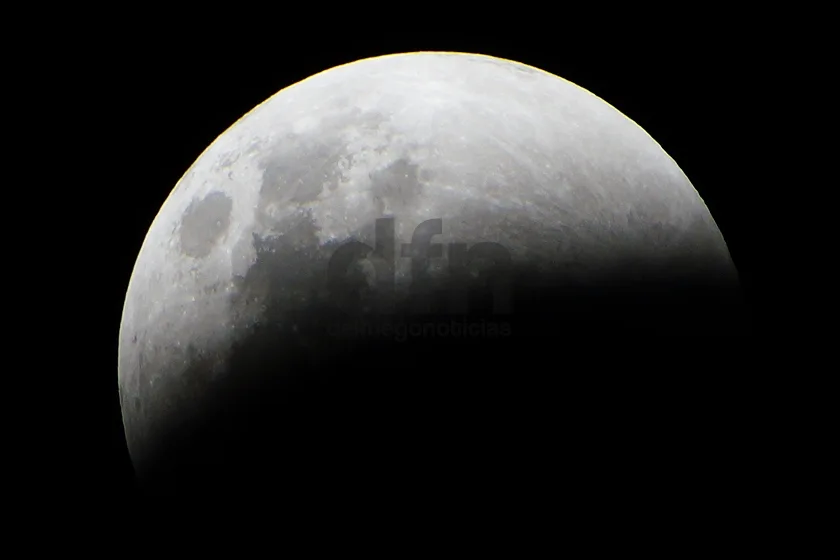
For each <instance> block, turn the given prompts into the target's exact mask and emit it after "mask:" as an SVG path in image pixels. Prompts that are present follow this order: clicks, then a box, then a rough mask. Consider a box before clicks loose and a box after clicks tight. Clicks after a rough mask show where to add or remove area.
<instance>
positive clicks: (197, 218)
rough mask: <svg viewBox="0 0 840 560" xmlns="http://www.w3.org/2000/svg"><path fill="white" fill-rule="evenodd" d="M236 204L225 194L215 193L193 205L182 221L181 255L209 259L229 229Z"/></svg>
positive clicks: (187, 210)
mask: <svg viewBox="0 0 840 560" xmlns="http://www.w3.org/2000/svg"><path fill="white" fill-rule="evenodd" d="M232 209H233V201H232V200H231V199H230V198H229V197H228V196H227V195H226V194H224V193H221V192H212V193H210V194H208V195H207V196H206V197H204V198H203V199H201V200H199V201H195V200H194V201H193V202H191V203H190V205H189V206H188V207H187V209H186V211H185V212H184V215H183V216H182V217H181V227H180V237H181V252H183V253H184V254H185V255H188V256H190V257H195V258H202V257H206V256H207V255H209V254H210V251H211V250H212V249H213V247H214V246H215V245H216V243H217V242H218V241H219V239H221V238H222V237H223V236H224V234H225V232H227V230H228V227H230V214H231V210H232Z"/></svg>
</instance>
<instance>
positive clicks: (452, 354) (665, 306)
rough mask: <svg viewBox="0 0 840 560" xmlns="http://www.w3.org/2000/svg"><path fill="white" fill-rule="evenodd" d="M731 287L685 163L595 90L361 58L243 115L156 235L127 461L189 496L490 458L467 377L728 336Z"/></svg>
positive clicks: (400, 58) (463, 64) (477, 68)
mask: <svg viewBox="0 0 840 560" xmlns="http://www.w3.org/2000/svg"><path fill="white" fill-rule="evenodd" d="M737 284H738V280H737V274H736V271H735V268H734V266H733V263H732V261H731V259H730V255H729V252H728V250H727V246H726V244H725V242H724V239H723V237H722V236H721V233H720V231H719V230H718V228H717V226H716V225H715V222H714V220H713V219H712V216H711V215H710V213H709V210H708V209H707V208H706V206H705V204H704V203H703V201H702V199H701V198H700V196H699V195H698V193H697V192H696V191H695V189H694V188H693V187H692V185H691V183H690V182H689V180H688V179H687V178H686V176H685V175H684V174H683V172H682V171H681V170H680V168H679V167H678V165H677V164H676V163H675V162H674V161H673V160H672V159H671V158H670V157H669V156H668V155H667V154H666V153H665V152H664V151H663V149H662V148H661V147H660V146H659V145H658V144H657V143H656V142H655V141H654V140H653V139H652V138H651V137H650V136H648V134H646V133H645V132H644V131H643V130H642V129H641V128H640V127H639V126H638V125H636V124H635V123H633V122H632V121H631V120H630V119H628V118H627V117H625V116H624V115H622V114H621V113H620V112H618V111H617V110H616V109H614V108H613V107H611V106H610V105H609V104H608V103H606V102H604V101H602V100H601V99H599V98H598V97H596V96H595V95H593V94H591V93H589V92H587V91H585V90H583V89H581V88H579V87H577V86H575V85H574V84H571V83H569V82H567V81H565V80H563V79H561V78H559V77H557V76H554V75H551V74H548V73H546V72H543V71H540V70H537V69H535V68H532V67H529V66H526V65H523V64H519V63H516V62H511V61H506V60H501V59H495V58H491V57H485V56H479V55H466V54H456V53H413V54H405V55H394V56H387V57H380V58H373V59H366V60H362V61H359V62H356V63H353V64H349V65H345V66H341V67H337V68H333V69H331V70H328V71H326V72H323V73H320V74H318V75H315V76H313V77H311V78H309V79H306V80H304V81H302V82H300V83H297V84H295V85H293V86H290V87H288V88H286V89H284V90H282V91H281V92H279V93H278V94H276V95H274V96H273V97H271V98H270V99H268V100H267V101H265V102H264V103H262V104H261V105H259V106H257V107H256V108H255V109H253V110H252V111H251V112H249V113H248V114H247V115H245V116H244V117H243V118H242V119H240V120H239V121H238V122H236V123H235V124H234V125H233V126H232V127H231V128H229V129H228V130H227V131H226V132H225V133H224V134H222V135H221V136H219V138H218V139H217V140H216V141H215V142H213V144H212V145H210V146H209V147H208V148H207V149H206V151H205V152H204V153H203V154H202V155H201V156H200V157H199V158H198V160H197V161H196V162H195V163H194V164H193V166H192V167H191V168H190V169H189V170H188V171H187V172H186V174H185V175H184V176H183V178H182V179H181V180H180V181H179V182H178V184H177V185H176V186H175V188H174V190H173V191H172V192H171V194H170V196H169V198H168V199H167V200H166V202H165V203H164V205H163V207H162V208H161V210H160V212H159V214H158V215H157V217H156V218H155V220H154V223H153V224H152V225H151V228H150V229H149V232H148V235H147V236H146V239H145V242H144V243H143V246H142V249H141V251H140V254H139V256H138V258H137V261H136V265H135V268H134V271H133V275H132V277H131V281H130V285H129V287H128V291H127V294H126V299H125V306H124V311H123V318H122V325H121V330H120V340H119V388H120V397H121V403H122V411H123V421H124V426H125V433H126V437H127V441H128V446H129V450H130V453H131V457H132V460H133V462H134V465H135V468H136V471H137V473H138V475H139V476H140V478H141V479H144V480H153V481H162V480H169V481H170V482H172V481H174V482H173V484H174V485H175V486H177V485H188V484H197V483H198V482H197V481H199V480H201V481H206V480H211V479H212V480H214V481H216V482H218V481H219V480H220V479H221V478H224V477H225V476H234V475H233V474H230V473H234V472H235V473H238V474H237V475H235V476H238V477H246V478H248V477H255V478H259V477H262V478H265V479H271V480H275V481H278V480H279V481H286V482H284V483H288V484H289V485H293V484H294V483H293V482H288V481H290V480H296V479H295V477H297V476H299V475H301V473H308V474H309V475H311V476H315V475H314V474H312V473H316V472H317V473H322V474H323V476H324V477H326V478H329V476H337V475H336V474H335V473H336V472H341V473H344V475H343V476H350V475H349V474H346V473H347V472H349V471H350V470H352V469H350V466H349V465H352V464H359V462H360V461H363V459H362V458H363V457H365V456H366V453H372V452H373V451H372V450H374V449H376V450H379V452H378V453H379V454H378V455H377V456H378V457H382V456H383V455H382V453H384V451H382V450H383V449H386V448H387V449H388V454H387V455H388V457H390V458H391V459H390V460H391V461H392V462H391V463H389V464H390V465H391V467H389V468H388V469H385V470H388V472H394V470H395V469H396V467H394V466H393V465H395V464H398V463H399V464H402V463H400V462H399V460H397V459H395V457H402V458H403V459H404V460H406V461H408V459H406V457H408V456H411V457H414V459H412V460H411V461H409V462H412V464H416V463H417V461H420V460H421V459H422V458H424V457H425V458H428V457H431V456H433V455H434V454H435V453H437V451H435V452H433V451H432V450H433V449H436V450H438V451H439V450H440V449H442V448H446V449H448V451H445V452H443V451H441V453H444V454H445V455H446V456H447V457H450V458H452V457H455V456H463V457H467V456H468V455H469V454H470V453H472V454H473V456H478V455H480V452H479V451H477V449H478V448H479V447H481V445H480V444H479V443H475V442H479V441H483V440H482V438H483V437H485V436H481V435H480V433H484V432H481V431H480V430H479V431H477V432H476V431H473V432H470V433H472V434H473V435H471V436H469V437H467V436H465V435H464V433H465V432H463V431H458V430H462V428H457V429H456V428H453V426H456V425H457V426H461V427H463V426H464V425H465V424H464V422H467V420H464V418H463V417H464V416H466V417H469V418H472V419H473V420H472V421H473V423H474V424H475V423H476V422H478V421H477V420H475V418H480V417H481V414H482V413H481V412H480V410H484V409H483V408H482V407H483V406H489V405H481V404H478V405H476V407H477V408H471V409H470V412H469V413H467V412H464V410H463V406H462V404H455V403H456V402H457V403H463V401H462V400H458V398H456V397H454V396H452V395H455V394H458V391H460V390H462V389H463V387H465V386H470V387H473V389H475V388H476V387H477V385H476V383H477V381H476V379H475V376H476V375H477V374H476V368H478V369H480V370H481V372H483V373H482V375H483V377H482V379H484V380H485V381H482V383H484V382H487V383H489V381H487V380H488V379H491V378H492V379H495V380H496V381H494V382H495V383H497V385H496V387H497V388H498V387H499V386H500V385H498V383H502V382H501V381H500V379H501V374H498V375H491V374H490V373H488V372H491V369H492V368H490V365H492V364H493V363H496V364H501V363H502V361H503V360H505V359H507V358H510V354H509V353H510V352H513V351H514V350H513V349H514V348H530V350H528V351H527V352H529V353H526V354H523V355H521V356H520V357H519V358H516V359H517V360H518V366H517V367H516V368H514V370H511V369H510V368H507V369H505V372H504V374H505V375H507V376H509V377H513V376H516V375H527V374H528V372H535V371H546V369H545V368H546V367H547V366H545V364H544V362H543V361H541V360H544V359H545V358H546V356H548V355H550V352H552V351H553V352H555V360H556V352H558V350H557V348H558V347H560V346H563V345H564V344H566V342H567V341H569V340H572V339H575V338H576V337H581V340H584V339H589V340H590V341H591V340H592V339H597V340H607V337H610V336H618V337H627V336H636V335H640V334H641V335H643V336H647V337H648V340H661V339H662V337H663V336H665V335H688V334H692V335H693V334H716V333H719V332H722V331H723V330H724V329H726V328H727V327H728V326H731V324H732V321H731V320H730V317H729V316H727V315H726V314H725V313H726V310H727V309H729V307H727V306H728V305H729V302H730V300H729V299H727V298H729V293H730V291H731V290H734V289H735V288H736V287H737ZM733 293H734V292H733ZM604 344H606V343H604ZM657 344H665V343H661V342H660V343H657ZM515 345H519V346H515ZM529 345H530V346H529ZM564 348H565V350H563V351H564V352H565V353H566V354H569V353H571V352H573V347H571V346H569V345H566V346H565V347H564ZM540 349H541V350H542V351H543V352H542V354H540V355H541V356H542V357H537V354H538V352H537V350H540ZM506 352H508V354H505V353H506ZM606 352H608V349H605V353H606ZM506 356H507V358H506ZM479 358H480V360H479ZM570 359H571V358H568V357H564V361H565V362H568V360H570ZM476 360H478V361H476ZM479 362H481V365H480V366H476V365H475V364H477V363H479ZM468 364H474V366H473V367H470V366H469V365H468ZM488 368H490V369H488ZM595 369H597V368H595ZM467 378H469V380H467ZM459 379H460V381H459ZM430 399H431V400H430ZM430 402H433V403H435V404H434V405H430V404H429V403H430ZM447 403H449V404H447ZM429 406H433V408H434V410H435V412H434V414H433V415H431V416H430V414H429V412H428V407H429ZM424 407H426V408H424ZM432 416H433V417H434V419H432ZM457 418H460V420H457ZM488 418H489V416H488ZM435 419H436V420H435ZM443 419H445V420H443ZM487 422H491V420H489V419H488V420H487ZM478 423H479V424H480V422H478ZM443 424H446V425H447V426H449V428H448V430H449V432H453V431H458V433H459V434H461V436H459V437H461V439H460V440H459V441H461V444H458V445H456V444H452V443H451V442H450V444H446V443H444V439H443V438H438V439H435V438H433V437H432V436H429V435H428V434H429V433H432V432H434V429H433V426H440V425H443ZM444 431H445V430H444ZM435 433H437V432H435ZM462 436H463V437H462ZM430 439H434V441H435V442H437V443H431V442H430ZM446 441H449V440H446ZM465 441H466V442H473V443H469V444H467V443H464V442H465ZM383 442H390V443H388V444H387V445H386V444H384V443H383ZM423 442H425V443H423ZM447 445H449V447H447ZM471 446H472V447H471ZM467 449H472V451H469V452H468V451H467ZM482 449H484V448H482ZM419 450H424V451H419ZM315 457H318V459H315ZM465 460H466V459H465ZM452 461H454V459H452ZM337 465H340V466H337ZM380 467H381V463H380ZM380 467H374V466H370V465H369V466H368V467H366V469H367V470H368V472H369V473H370V472H380V471H381V470H382V469H384V467H381V468H380ZM360 470H365V469H360ZM397 470H398V469H397ZM243 473H246V474H243ZM290 473H291V474H290ZM330 473H332V475H330ZM371 476H373V475H372V474H371ZM167 477H168V478H167ZM326 478H322V479H321V480H322V482H323V480H326ZM154 484H164V483H163V482H154ZM278 484H280V482H278ZM173 487H174V486H173Z"/></svg>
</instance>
